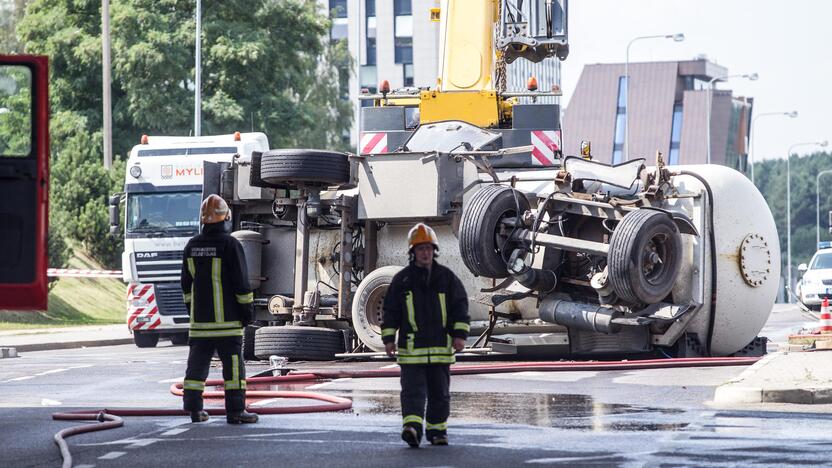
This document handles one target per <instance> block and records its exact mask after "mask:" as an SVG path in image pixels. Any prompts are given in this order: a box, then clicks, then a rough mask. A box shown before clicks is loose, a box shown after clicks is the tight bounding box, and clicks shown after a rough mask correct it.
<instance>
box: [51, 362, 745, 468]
mask: <svg viewBox="0 0 832 468" xmlns="http://www.w3.org/2000/svg"><path fill="white" fill-rule="evenodd" d="M759 359H760V358H758V357H716V358H674V359H646V360H639V361H548V362H545V361H544V362H513V363H509V364H500V365H489V364H477V365H468V366H451V374H452V375H474V374H497V373H507V372H527V371H536V372H565V371H569V372H574V371H592V370H594V371H602V370H635V369H668V368H679V367H718V366H719V367H721V366H746V365H749V364H753V363H755V362H757V361H758V360H759ZM399 374H400V371H399V369H398V368H390V369H371V370H355V371H350V370H314V371H306V372H303V373H290V374H288V375H281V376H275V377H249V378H248V379H246V383H248V384H280V383H290V382H311V381H318V380H331V379H339V378H354V379H361V378H382V377H398V376H399ZM222 384H223V381H222V380H208V381H206V382H205V385H206V386H218V385H222ZM170 392H171V393H173V394H174V395H177V396H182V384H181V383H175V384H173V385H171V387H170ZM203 397H204V398H208V399H219V398H223V397H224V392H222V391H206V392H203ZM263 398H297V399H307V400H318V401H322V402H326V403H325V404H319V405H298V406H280V407H256V408H251V407H249V408H247V410H248V411H251V412H253V413H258V414H292V413H316V412H324V411H343V410H348V409H350V408H352V401H351V400H349V399H347V398H341V397H337V396H334V395H326V394H322V393H314V392H302V391H273V390H248V391H246V399H263ZM206 411H208V414H211V415H214V416H221V415H224V414H225V409H224V408H211V409H207V410H206ZM187 415H188V413H187V412H186V411H184V410H181V409H158V408H134V409H130V408H111V409H101V410H81V411H73V412H68V413H55V414H53V415H52V419H54V420H60V421H93V420H94V421H98V423H94V424H86V425H83V426H76V427H71V428H67V429H64V430H62V431H60V432H58V433H57V434H55V437H54V440H55V443H56V444H57V445H58V448H60V450H61V455H62V456H63V460H64V463H63V466H64V467H70V466H72V456H71V454H70V453H69V448H68V447H67V444H66V441H65V440H64V438H65V437H69V436H73V435H77V434H83V433H86V432H94V431H101V430H105V429H113V428H116V427H121V426H123V425H124V421H123V420H122V419H121V418H120V417H119V416H187Z"/></svg>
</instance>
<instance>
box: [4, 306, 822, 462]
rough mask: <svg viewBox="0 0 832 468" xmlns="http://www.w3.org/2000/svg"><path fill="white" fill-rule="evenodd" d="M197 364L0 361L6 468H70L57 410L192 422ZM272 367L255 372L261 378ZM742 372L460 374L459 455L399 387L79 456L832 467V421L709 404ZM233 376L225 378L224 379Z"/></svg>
mask: <svg viewBox="0 0 832 468" xmlns="http://www.w3.org/2000/svg"><path fill="white" fill-rule="evenodd" d="M805 321H806V317H804V316H803V315H802V314H800V313H799V312H798V311H797V310H795V309H793V308H780V309H779V310H778V309H775V312H774V313H773V314H772V318H771V320H770V321H769V324H768V326H767V328H766V331H765V332H766V333H767V334H768V335H769V336H776V337H785V336H787V335H788V332H789V331H791V330H792V329H795V328H799V327H800V326H801V325H803V324H804V322H805ZM186 355H187V348H186V347H173V346H169V345H164V346H160V347H159V348H155V349H137V348H135V347H134V346H132V345H123V346H111V347H104V348H88V349H79V350H64V351H41V352H31V353H25V354H23V355H22V357H20V358H18V359H6V360H2V361H0V395H2V398H1V399H0V453H2V460H3V461H2V465H3V466H13V467H17V466H58V465H59V464H60V462H61V458H60V454H59V452H58V449H57V448H56V446H55V445H54V444H53V443H52V436H53V434H54V433H56V432H58V431H59V430H61V429H63V428H66V427H71V426H73V425H75V424H77V423H74V422H62V421H52V420H51V414H52V413H53V412H56V411H69V410H72V409H89V408H105V407H109V408H114V407H142V408H179V407H180V404H181V402H180V400H179V399H178V398H177V397H174V396H173V395H171V394H170V393H169V391H168V387H169V386H170V384H171V382H173V381H178V380H180V379H181V376H182V374H183V372H184V368H185V358H186ZM389 364H390V363H387V362H372V363H350V364H327V366H330V367H335V366H337V367H348V368H378V367H382V366H385V365H389ZM298 366H299V367H301V368H304V367H316V368H320V367H321V365H320V364H299V365H298ZM265 367H266V364H265V363H263V364H259V363H251V364H250V365H249V374H252V373H254V372H257V371H258V370H261V369H263V368H265ZM742 370H743V368H741V367H721V368H720V367H717V368H686V369H661V370H633V371H606V372H562V373H540V372H519V373H514V374H494V375H478V376H456V377H454V378H453V380H452V387H451V390H452V408H453V410H452V415H451V420H450V428H449V433H450V439H451V445H450V446H448V447H431V446H423V448H420V449H418V450H414V449H409V448H407V447H405V446H404V444H403V442H402V441H401V440H400V439H399V436H398V431H399V428H400V416H399V405H398V388H399V386H398V380H397V379H338V380H335V381H332V382H324V383H319V384H316V385H315V388H314V389H313V390H315V391H319V392H325V393H329V394H335V395H339V396H345V397H349V398H351V399H352V400H353V409H352V410H350V411H346V412H339V413H318V414H307V415H275V416H265V417H262V418H261V422H260V423H259V424H256V425H246V426H229V425H227V424H225V421H224V419H223V418H220V417H214V418H212V419H211V421H210V422H208V423H204V424H191V423H190V422H189V420H188V419H187V418H185V417H132V418H125V426H124V427H122V428H118V429H114V430H109V431H103V432H96V433H90V434H84V435H79V436H76V437H72V438H70V439H69V444H70V449H71V452H72V455H73V458H74V463H75V466H99V467H107V466H131V467H132V466H156V467H159V466H171V465H183V464H196V463H198V464H210V465H212V466H237V465H255V464H256V465H263V466H293V467H294V466H320V467H340V466H345V467H346V466H350V467H352V466H367V467H374V466H379V467H381V466H385V467H389V466H516V465H530V466H541V465H542V466H548V465H569V466H658V465H660V466H665V465H668V466H701V465H709V466H738V465H749V464H762V465H803V464H812V465H826V464H828V463H829V455H828V450H829V448H830V447H831V446H832V415H829V414H827V413H809V412H800V411H799V410H798V411H797V412H794V411H791V412H782V411H754V412H751V411H737V410H725V409H714V408H712V407H710V406H708V404H707V402H708V400H709V399H710V398H711V397H712V395H713V389H714V388H715V387H716V386H717V385H719V384H720V383H722V382H724V381H725V380H728V379H730V378H732V377H734V376H736V375H737V374H738V373H740V372H741V371H742ZM218 376H219V368H214V369H213V370H212V377H218ZM271 388H272V389H277V387H271ZM299 388H300V387H299V386H297V385H295V386H281V387H280V389H281V390H283V389H299ZM212 404H214V405H221V403H218V402H215V403H212ZM267 404H286V403H285V402H267ZM791 409H792V410H794V409H795V408H791Z"/></svg>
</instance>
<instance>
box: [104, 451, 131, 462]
mask: <svg viewBox="0 0 832 468" xmlns="http://www.w3.org/2000/svg"><path fill="white" fill-rule="evenodd" d="M126 453H127V452H110V453H105V454H104V455H101V456H100V457H98V459H99V460H113V459H116V458H118V457H120V456H122V455H124V454H126Z"/></svg>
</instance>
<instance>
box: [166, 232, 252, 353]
mask: <svg viewBox="0 0 832 468" xmlns="http://www.w3.org/2000/svg"><path fill="white" fill-rule="evenodd" d="M182 293H183V294H184V296H185V304H186V305H188V306H189V307H190V315H191V328H190V332H189V335H190V337H191V338H216V337H225V336H242V335H243V329H242V327H244V326H245V325H247V324H248V323H250V322H251V320H252V312H253V311H252V302H253V300H254V294H253V293H252V292H251V288H250V287H249V282H248V271H247V269H246V259H245V255H244V253H243V247H242V245H241V244H240V242H239V241H238V240H237V239H235V238H234V237H232V236H231V235H229V234H228V233H226V232H225V228H224V223H213V224H205V225H204V226H203V228H202V233H201V234H197V235H196V236H194V237H193V238H191V240H189V241H188V244H187V245H186V246H185V251H184V255H183V258H182Z"/></svg>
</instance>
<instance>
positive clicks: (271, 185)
mask: <svg viewBox="0 0 832 468" xmlns="http://www.w3.org/2000/svg"><path fill="white" fill-rule="evenodd" d="M506 1H507V0H503V1H501V2H497V1H496V0H494V1H491V0H482V2H481V3H482V4H483V10H484V11H483V12H482V13H483V14H482V18H479V15H474V14H473V13H472V12H471V9H470V8H468V9H467V10H465V15H464V17H463V16H462V15H461V14H455V13H456V10H455V8H456V7H457V6H459V5H460V4H459V3H457V2H454V1H452V0H446V1H443V3H442V10H441V18H440V21H442V22H445V26H444V27H442V28H441V29H440V31H441V35H440V37H441V40H440V43H441V44H442V46H443V54H444V55H442V56H443V57H445V58H446V59H447V60H443V61H442V63H443V66H442V70H441V76H440V79H439V80H438V83H439V86H438V87H437V89H433V90H426V89H402V90H396V91H394V92H388V90H386V89H384V88H383V87H382V90H381V91H382V94H380V95H368V96H365V98H366V99H369V100H372V101H373V104H374V105H373V106H371V107H365V108H363V109H362V111H363V113H362V125H363V129H364V131H365V134H364V136H365V137H366V138H365V142H371V143H370V145H369V146H373V147H375V148H376V151H378V152H362V151H361V148H359V154H346V153H339V152H332V151H322V150H307V149H280V150H271V151H267V152H262V153H260V152H254V153H252V154H248V155H246V154H243V155H238V157H236V158H235V160H234V161H233V162H232V163H219V164H215V163H206V168H205V185H204V191H205V193H204V194H203V196H207V194H208V193H217V194H219V195H221V196H222V197H223V198H225V199H226V200H227V201H228V202H229V204H230V206H231V207H232V211H233V223H234V230H235V232H234V233H233V235H235V236H236V237H237V238H238V239H239V240H240V241H241V242H242V243H243V246H244V249H245V252H246V258H247V262H248V268H249V272H250V273H249V275H250V279H251V283H252V287H253V288H254V292H255V301H254V304H255V310H256V322H255V324H254V325H252V326H250V327H248V328H247V329H246V333H245V337H244V352H245V354H246V357H247V358H249V359H251V358H259V359H267V358H268V357H269V356H271V355H280V356H285V357H288V358H291V359H331V358H333V356H334V355H335V354H337V353H342V352H350V351H380V350H383V349H384V346H383V344H382V341H381V329H380V327H379V322H380V318H381V313H382V311H381V306H382V302H383V299H384V295H385V293H386V291H387V286H388V285H389V284H390V281H391V280H392V277H393V275H394V274H395V273H396V272H397V271H398V270H399V269H401V267H402V265H404V264H406V262H407V253H406V246H407V241H406V235H407V231H408V229H409V228H410V227H412V226H413V224H414V223H416V222H419V221H423V222H427V223H428V224H430V225H431V226H432V227H434V228H435V230H436V232H437V235H438V237H439V258H438V261H439V262H441V263H443V264H444V265H446V266H447V267H449V268H451V269H452V270H453V271H454V272H455V273H456V274H457V275H458V276H459V277H460V279H461V280H462V282H463V284H464V286H465V288H466V290H467V291H468V295H469V298H470V299H471V308H470V313H471V318H472V333H474V335H473V336H477V331H478V332H479V334H480V339H478V340H476V342H473V343H471V345H472V346H473V347H476V348H478V349H483V348H488V349H490V350H491V351H492V352H504V353H517V354H526V353H528V354H535V355H538V356H545V357H549V358H559V357H574V356H590V357H601V356H617V357H625V356H637V355H666V356H680V357H681V356H727V355H735V354H745V355H750V354H756V355H759V354H762V353H764V352H765V339H763V338H759V337H758V336H757V334H758V333H759V332H760V330H761V329H762V327H763V325H764V324H765V322H766V320H767V318H768V316H769V313H770V310H771V308H772V304H773V302H774V299H775V295H776V290H777V285H778V280H779V276H780V251H779V246H778V237H777V232H776V228H775V224H774V220H773V218H772V215H771V213H770V211H769V209H768V206H767V204H766V202H765V200H764V199H763V197H762V195H761V194H760V192H759V191H758V190H757V189H756V188H755V187H754V185H753V184H752V183H751V182H750V181H749V180H748V179H747V178H746V177H745V176H743V175H742V174H740V173H739V172H737V171H734V170H733V169H729V168H727V167H723V166H716V165H698V166H666V165H665V164H664V163H663V160H662V157H661V155H660V154H658V153H657V154H656V156H655V157H653V158H651V160H650V161H649V164H648V162H647V161H646V160H645V159H643V158H642V159H633V160H630V161H628V162H626V163H624V164H620V165H617V166H610V165H607V164H603V163H600V162H596V161H592V160H591V159H588V158H586V157H574V156H566V157H564V156H562V155H561V154H560V153H559V150H558V148H559V147H560V142H559V141H557V138H558V137H559V136H560V126H559V120H558V119H559V114H560V112H559V109H558V106H557V105H555V104H543V103H540V102H527V103H521V102H519V99H520V98H526V97H528V96H530V95H531V96H534V97H538V96H551V95H556V94H557V93H556V92H536V91H524V92H514V93H512V92H507V91H501V90H499V89H498V88H499V86H497V87H496V88H495V86H494V82H493V80H492V77H493V76H494V74H495V73H494V71H495V70H494V69H493V67H491V66H490V65H489V66H485V65H483V66H482V67H481V68H480V73H479V75H477V74H476V73H474V74H473V75H472V71H471V67H468V66H466V67H461V66H456V67H455V66H454V65H453V64H454V63H456V62H454V60H459V57H461V55H460V54H456V55H454V54H453V53H452V50H451V51H449V49H453V44H456V43H458V42H459V41H460V40H462V39H459V38H458V36H462V37H464V38H465V39H464V40H465V43H466V47H469V48H470V47H472V42H476V40H475V39H476V38H475V37H473V36H472V35H471V34H470V30H471V28H480V27H481V28H483V29H486V30H488V31H492V30H495V31H497V32H496V33H495V34H496V35H497V40H496V41H493V40H491V39H490V38H491V36H490V35H489V36H487V38H488V40H486V39H483V40H482V41H480V42H479V43H476V44H474V45H476V46H477V47H479V48H480V49H481V51H482V54H481V56H483V57H487V56H489V54H490V56H494V55H495V52H494V43H496V44H497V47H498V49H499V51H500V54H497V55H498V56H499V57H500V58H501V59H502V60H504V61H511V60H513V59H514V58H517V57H523V58H526V59H532V60H541V59H544V58H548V57H554V56H557V57H558V58H560V59H564V58H565V57H566V55H567V53H568V46H567V43H566V37H565V28H564V27H563V24H565V21H566V19H565V18H566V3H565V2H554V4H556V5H557V6H558V7H559V8H560V9H561V10H560V11H559V13H558V14H552V12H548V13H547V14H546V15H542V16H541V17H540V18H538V17H537V16H535V11H536V10H533V9H532V10H528V11H526V14H525V16H524V15H516V16H515V17H513V18H512V21H515V22H516V21H527V22H528V23H529V27H527V28H520V29H519V31H522V32H523V34H518V33H517V32H516V31H518V29H517V28H513V29H506V28H504V27H503V26H505V23H506V21H507V20H506V19H505V18H503V16H502V15H501V14H500V12H501V11H504V5H503V4H504V3H505V2H506ZM469 3H470V2H468V3H466V5H467V4H469ZM537 3H541V4H544V2H543V1H542V0H541V2H528V3H526V4H525V7H524V8H531V7H530V6H529V5H530V4H537ZM498 4H499V5H498ZM552 4H553V2H545V6H546V7H547V8H551V5H552ZM469 6H470V5H469ZM495 6H499V7H500V8H496V7H495ZM541 11H542V10H541ZM541 21H542V22H548V23H547V24H548V26H547V27H543V28H540V27H535V25H536V24H537V23H538V22H541ZM558 21H562V22H563V24H561V23H558ZM553 22H554V23H553ZM495 25H496V27H495ZM507 31H509V32H510V34H509V33H508V32H507ZM535 31H540V32H538V33H536V32H535ZM489 34H490V33H489ZM536 34H537V35H536ZM483 36H484V37H486V36H485V35H483ZM455 37H457V39H454V38H455ZM530 44H532V45H536V46H535V47H537V48H538V49H535V50H536V52H535V53H531V52H530V50H532V49H534V47H533V46H532V45H530ZM461 103H464V104H465V105H461ZM379 135H381V136H379ZM575 137H577V138H580V136H578V135H576V136H575ZM541 139H543V140H550V141H552V143H551V144H547V145H546V146H545V147H544V148H543V150H544V153H545V150H546V149H548V150H551V153H550V154H543V155H541V154H540V152H541V149H540V148H539V147H538V146H535V144H539V142H540V140H541ZM393 148H395V150H394V151H388V150H389V149H393ZM541 156H542V157H541ZM551 156H553V157H551ZM547 157H549V158H548V159H547ZM472 341H473V340H472Z"/></svg>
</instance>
